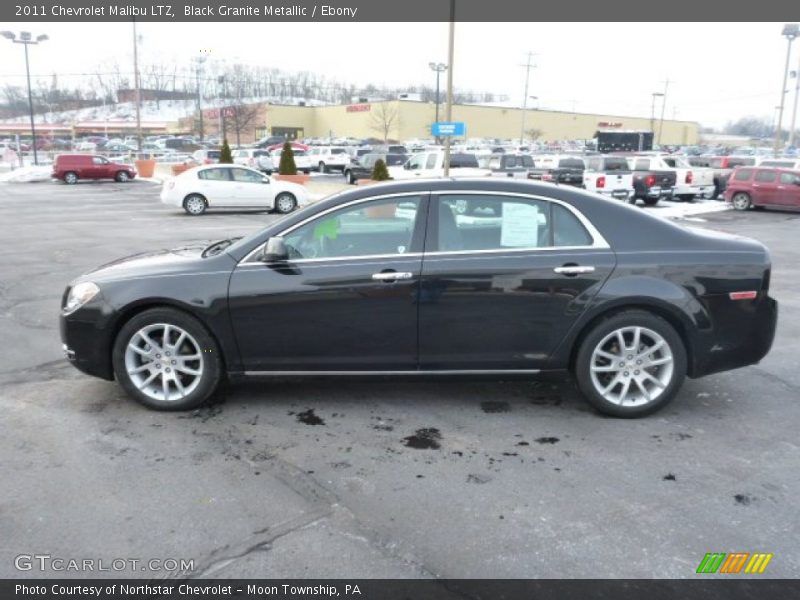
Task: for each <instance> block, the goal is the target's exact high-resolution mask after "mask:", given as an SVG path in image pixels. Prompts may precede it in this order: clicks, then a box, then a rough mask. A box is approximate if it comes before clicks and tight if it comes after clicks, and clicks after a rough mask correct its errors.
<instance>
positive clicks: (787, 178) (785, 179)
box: [781, 173, 800, 185]
mask: <svg viewBox="0 0 800 600" xmlns="http://www.w3.org/2000/svg"><path fill="white" fill-rule="evenodd" d="M781 183H782V184H784V185H797V184H798V183H800V175H795V174H793V173H781Z"/></svg>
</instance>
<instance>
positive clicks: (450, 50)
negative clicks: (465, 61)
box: [444, 0, 456, 177]
mask: <svg viewBox="0 0 800 600" xmlns="http://www.w3.org/2000/svg"><path fill="white" fill-rule="evenodd" d="M455 37H456V0H450V39H449V41H448V47H447V66H448V69H447V105H446V107H445V119H447V122H448V123H451V122H452V121H453V55H454V54H455V52H454V50H455ZM452 140H453V138H452V137H451V136H449V135H448V136H446V137H445V139H444V176H445V177H449V176H450V145H451V143H452Z"/></svg>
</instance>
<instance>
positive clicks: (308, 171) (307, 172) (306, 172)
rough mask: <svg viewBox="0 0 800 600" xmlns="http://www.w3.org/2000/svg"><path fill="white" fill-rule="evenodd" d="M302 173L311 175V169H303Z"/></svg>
mask: <svg viewBox="0 0 800 600" xmlns="http://www.w3.org/2000/svg"><path fill="white" fill-rule="evenodd" d="M303 175H311V170H310V169H306V170H305V171H303Z"/></svg>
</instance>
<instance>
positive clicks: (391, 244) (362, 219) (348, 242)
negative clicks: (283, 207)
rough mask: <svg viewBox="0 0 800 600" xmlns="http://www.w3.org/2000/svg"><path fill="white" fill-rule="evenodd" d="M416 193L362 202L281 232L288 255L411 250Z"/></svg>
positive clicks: (347, 255)
mask: <svg viewBox="0 0 800 600" xmlns="http://www.w3.org/2000/svg"><path fill="white" fill-rule="evenodd" d="M419 202H420V199H419V196H407V197H399V198H384V199H380V200H370V201H368V202H361V203H358V204H355V205H353V206H348V207H345V208H342V209H340V210H337V211H334V212H331V213H328V214H326V215H324V216H322V217H319V218H317V219H314V220H313V221H310V222H309V223H306V224H305V225H302V226H300V227H298V228H297V229H295V230H294V231H291V232H290V233H287V234H286V235H285V236H284V240H285V242H286V247H287V249H288V251H289V258H290V259H294V260H300V259H309V258H358V257H365V256H376V255H393V254H396V255H402V254H406V253H408V252H410V251H411V242H412V238H413V235H414V226H415V223H416V219H417V213H418V208H419Z"/></svg>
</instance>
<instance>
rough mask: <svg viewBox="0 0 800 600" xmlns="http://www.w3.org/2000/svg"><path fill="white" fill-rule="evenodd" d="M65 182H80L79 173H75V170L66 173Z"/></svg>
mask: <svg viewBox="0 0 800 600" xmlns="http://www.w3.org/2000/svg"><path fill="white" fill-rule="evenodd" d="M64 183H66V184H69V185H75V184H76V183H78V174H77V173H74V172H73V171H69V172H67V173H64Z"/></svg>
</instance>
